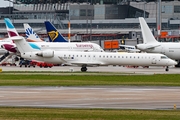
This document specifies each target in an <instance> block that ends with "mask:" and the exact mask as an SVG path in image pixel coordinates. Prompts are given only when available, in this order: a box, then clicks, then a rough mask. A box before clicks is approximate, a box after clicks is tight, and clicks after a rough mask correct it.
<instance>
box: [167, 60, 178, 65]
mask: <svg viewBox="0 0 180 120" xmlns="http://www.w3.org/2000/svg"><path fill="white" fill-rule="evenodd" d="M177 64H178V63H177V62H176V61H175V60H170V62H169V65H177Z"/></svg>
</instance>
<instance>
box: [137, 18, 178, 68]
mask: <svg viewBox="0 0 180 120" xmlns="http://www.w3.org/2000/svg"><path fill="white" fill-rule="evenodd" d="M139 22H140V25H141V31H142V36H143V44H138V45H136V48H137V49H139V50H141V51H145V52H148V53H162V54H164V55H166V56H167V57H169V58H171V59H174V60H177V61H178V64H177V65H176V67H180V43H174V42H158V41H157V40H156V39H155V37H154V36H153V34H152V32H151V30H150V29H149V27H148V25H147V23H146V21H145V20H144V18H142V17H140V18H139Z"/></svg>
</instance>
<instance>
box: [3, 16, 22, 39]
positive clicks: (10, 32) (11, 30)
mask: <svg viewBox="0 0 180 120" xmlns="http://www.w3.org/2000/svg"><path fill="white" fill-rule="evenodd" d="M4 22H5V24H6V29H7V32H8V36H9V37H14V36H19V34H18V32H17V31H16V29H15V27H14V25H13V24H12V22H11V20H10V19H9V18H4Z"/></svg>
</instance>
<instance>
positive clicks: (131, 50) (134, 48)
mask: <svg viewBox="0 0 180 120" xmlns="http://www.w3.org/2000/svg"><path fill="white" fill-rule="evenodd" d="M119 48H120V49H123V50H126V51H127V52H141V51H140V50H139V49H136V47H135V46H132V45H119Z"/></svg>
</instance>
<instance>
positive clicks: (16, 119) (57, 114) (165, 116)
mask: <svg viewBox="0 0 180 120" xmlns="http://www.w3.org/2000/svg"><path fill="white" fill-rule="evenodd" d="M179 118H180V111H178V110H167V111H165V110H111V109H50V108H11V107H9V108H6V107H1V108H0V119H1V120H85V119H86V120H179Z"/></svg>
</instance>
